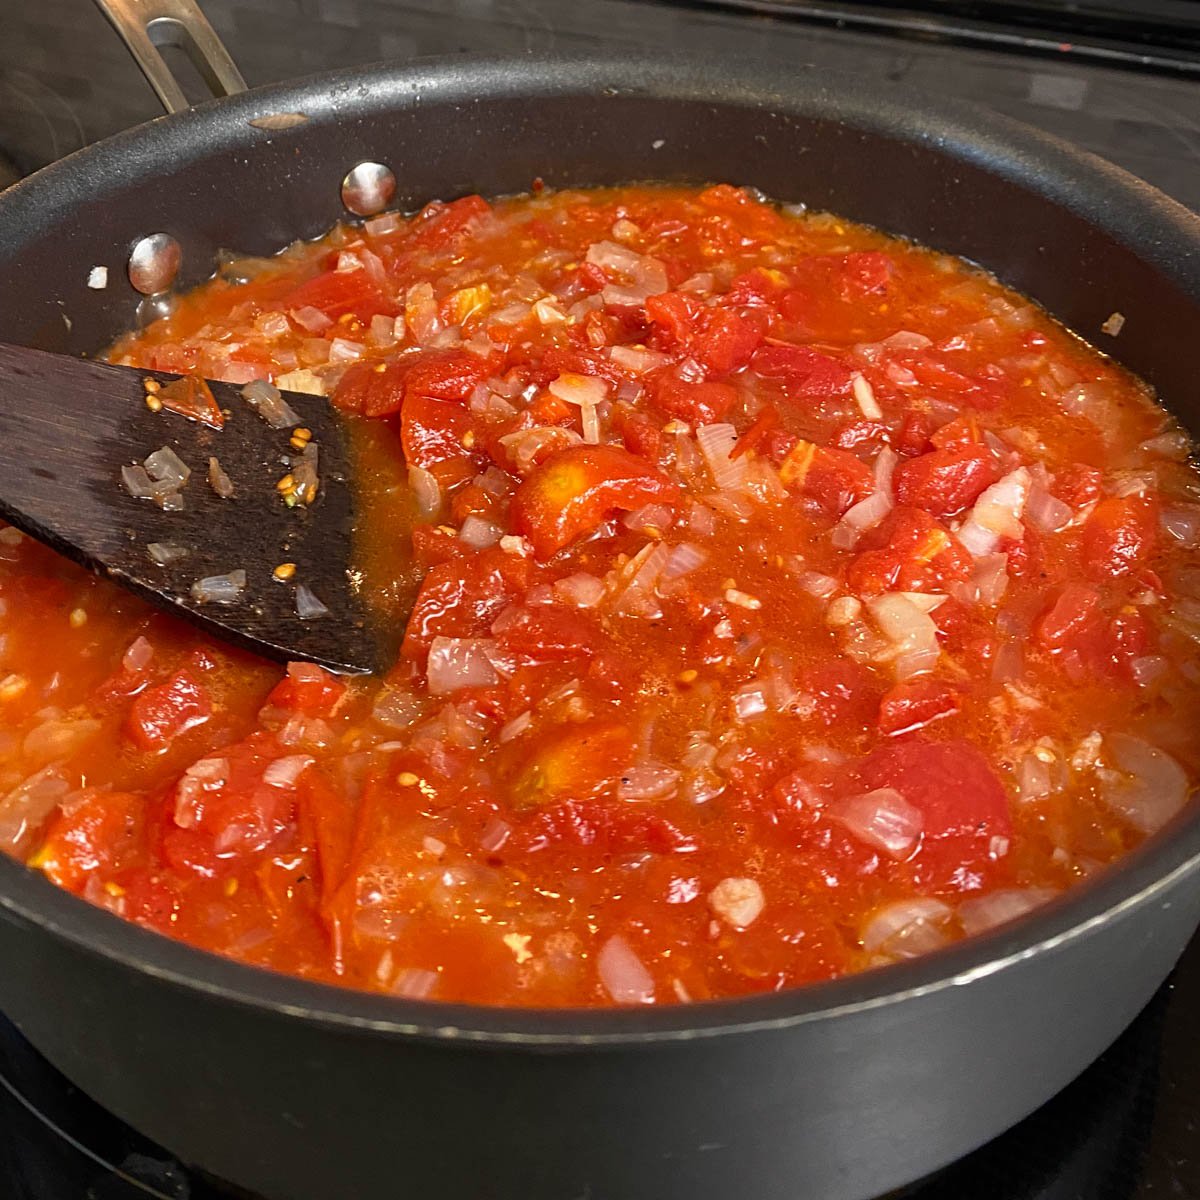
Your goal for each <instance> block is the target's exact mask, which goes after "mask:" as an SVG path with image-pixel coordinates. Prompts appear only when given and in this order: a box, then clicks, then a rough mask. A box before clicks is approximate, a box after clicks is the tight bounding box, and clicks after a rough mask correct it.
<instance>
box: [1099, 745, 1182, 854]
mask: <svg viewBox="0 0 1200 1200" xmlns="http://www.w3.org/2000/svg"><path fill="white" fill-rule="evenodd" d="M1104 748H1105V755H1104V757H1105V759H1106V761H1107V762H1108V763H1111V764H1113V765H1114V766H1115V767H1116V768H1117V770H1115V771H1114V770H1106V771H1104V773H1103V774H1102V775H1101V785H1100V798H1101V799H1102V800H1103V801H1104V803H1105V804H1107V805H1108V807H1109V808H1111V809H1112V810H1113V812H1115V813H1118V814H1119V815H1120V816H1122V817H1124V818H1125V820H1127V821H1128V822H1129V823H1130V824H1131V825H1132V826H1134V828H1136V829H1140V830H1141V831H1142V832H1143V833H1154V832H1155V831H1156V830H1158V829H1161V828H1162V827H1163V826H1164V825H1165V824H1166V823H1167V822H1168V821H1169V820H1170V819H1171V818H1172V817H1173V816H1174V815H1175V814H1176V813H1177V812H1179V810H1180V809H1181V808H1183V806H1184V804H1185V803H1186V802H1187V798H1188V793H1189V791H1190V788H1189V786H1188V778H1187V774H1186V773H1185V772H1184V769H1183V768H1182V767H1181V766H1180V765H1179V763H1177V762H1176V761H1175V759H1173V758H1172V757H1171V756H1170V755H1169V754H1168V753H1167V752H1166V751H1165V750H1160V749H1159V748H1158V747H1157V746H1152V745H1150V743H1149V742H1145V741H1143V740H1142V739H1141V738H1138V737H1133V736H1132V735H1131V734H1127V733H1109V734H1106V735H1105V738H1104Z"/></svg>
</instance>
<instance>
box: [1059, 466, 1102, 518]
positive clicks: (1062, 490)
mask: <svg viewBox="0 0 1200 1200" xmlns="http://www.w3.org/2000/svg"><path fill="white" fill-rule="evenodd" d="M1102 479H1103V476H1102V475H1101V474H1100V472H1099V471H1097V470H1096V468H1095V467H1089V466H1088V465H1087V464H1086V463H1076V464H1075V465H1074V466H1071V467H1067V469H1066V470H1065V471H1059V472H1058V473H1057V474H1056V475H1055V477H1054V486H1053V487H1052V488H1051V491H1052V492H1053V494H1054V495H1055V496H1057V497H1058V498H1059V499H1060V500H1061V501H1062V502H1063V503H1064V504H1069V505H1070V506H1071V507H1072V508H1076V509H1078V508H1083V507H1084V506H1085V505H1087V504H1091V503H1092V502H1093V501H1095V500H1099V499H1100V483H1101V480H1102Z"/></svg>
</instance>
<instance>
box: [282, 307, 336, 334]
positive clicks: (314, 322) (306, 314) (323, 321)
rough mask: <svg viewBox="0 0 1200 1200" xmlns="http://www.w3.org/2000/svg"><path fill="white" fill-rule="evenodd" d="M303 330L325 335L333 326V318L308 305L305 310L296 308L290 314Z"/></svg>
mask: <svg viewBox="0 0 1200 1200" xmlns="http://www.w3.org/2000/svg"><path fill="white" fill-rule="evenodd" d="M288 316H290V317H291V318H292V320H293V321H295V322H296V324H297V325H299V326H300V327H301V328H302V329H307V330H308V332H309V333H323V332H324V331H325V330H326V329H328V328H329V327H330V325H332V324H333V318H332V317H327V316H326V315H325V314H324V313H323V312H322V311H321V310H320V309H319V308H313V307H312V306H311V305H306V306H305V307H304V308H294V309H292V310H291V312H289V313H288Z"/></svg>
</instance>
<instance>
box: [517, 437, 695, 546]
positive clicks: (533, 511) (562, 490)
mask: <svg viewBox="0 0 1200 1200" xmlns="http://www.w3.org/2000/svg"><path fill="white" fill-rule="evenodd" d="M678 499H679V488H678V486H677V485H676V484H674V483H672V482H671V480H669V479H668V478H667V477H666V476H665V475H663V474H662V472H661V471H659V470H657V469H656V468H655V467H652V466H650V464H649V463H647V462H646V461H645V460H643V459H640V458H636V457H634V455H632V454H630V453H629V451H628V450H622V449H620V448H619V447H617V446H570V447H568V448H567V449H565V450H559V451H557V452H556V453H555V454H552V455H550V457H549V458H547V459H546V461H545V462H543V463H542V464H541V465H540V466H539V467H538V468H537V469H536V470H535V471H534V472H533V473H532V474H531V475H530V476H529V478H527V479H526V480H525V481H524V482H523V483H522V484H521V486H520V487H519V488H518V489H517V493H516V495H515V496H514V497H513V501H512V508H511V514H512V521H513V526H514V528H516V529H517V530H519V531H520V532H521V533H522V534H524V535H525V537H527V538H528V539H529V541H530V543H531V544H532V545H533V549H534V553H535V554H536V555H537V557H538V558H541V559H546V558H550V557H551V556H552V555H554V554H557V553H558V551H559V550H561V549H563V548H564V547H565V546H569V545H570V544H571V543H572V542H573V541H575V540H576V539H577V538H580V537H582V536H583V535H585V534H587V533H590V532H591V531H592V530H593V529H595V528H596V526H598V525H599V524H600V523H601V522H602V521H603V520H604V519H605V517H606V516H607V515H608V514H609V513H611V512H612V511H613V510H614V509H623V510H625V511H632V510H633V509H635V508H641V506H642V505H643V504H650V503H662V504H674V503H675V502H676V501H677V500H678Z"/></svg>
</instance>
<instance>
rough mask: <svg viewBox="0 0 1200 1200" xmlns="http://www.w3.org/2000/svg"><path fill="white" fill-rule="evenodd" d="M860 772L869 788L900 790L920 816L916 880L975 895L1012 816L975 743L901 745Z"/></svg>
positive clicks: (873, 757) (910, 742)
mask: <svg viewBox="0 0 1200 1200" xmlns="http://www.w3.org/2000/svg"><path fill="white" fill-rule="evenodd" d="M856 774H857V776H858V780H859V782H860V784H861V786H862V787H863V788H864V789H865V790H873V789H875V788H884V787H891V788H895V789H896V790H897V791H898V792H899V793H900V794H901V795H902V796H903V797H904V798H905V799H906V800H907V801H908V803H909V804H911V805H913V806H914V807H915V808H917V809H919V810H920V812H921V817H922V826H923V828H922V833H921V844H920V847H919V849H918V850H917V853H916V855H915V856H914V861H913V863H912V867H913V869H914V874H915V875H916V877H917V880H918V881H919V882H924V883H926V884H928V885H929V886H932V887H935V888H937V889H944V890H947V891H970V890H975V889H976V888H978V887H979V886H980V885H981V884H982V883H983V882H984V880H985V879H986V877H987V876H988V874H990V873H991V872H993V871H994V870H995V869H996V868H995V864H994V863H993V861H992V859H991V855H990V849H991V840H992V838H994V837H1003V838H1007V837H1010V836H1011V835H1012V817H1011V815H1010V813H1009V807H1008V798H1007V796H1006V795H1005V793H1004V788H1003V787H1002V786H1001V784H1000V781H999V779H997V778H996V775H995V772H994V771H993V770H992V768H991V767H990V766H989V765H988V761H987V759H986V758H984V756H983V754H982V753H981V752H980V751H979V750H978V749H977V748H976V747H975V746H973V745H972V744H971V743H970V742H967V741H962V740H959V739H954V740H951V741H945V742H929V741H923V740H919V739H915V738H914V739H904V740H902V741H897V742H894V743H893V744H892V745H890V746H883V747H881V748H880V749H878V750H876V751H874V752H873V753H872V754H870V755H868V757H867V758H866V759H864V760H863V762H861V763H860V764H859V766H858V769H857V772H856Z"/></svg>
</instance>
